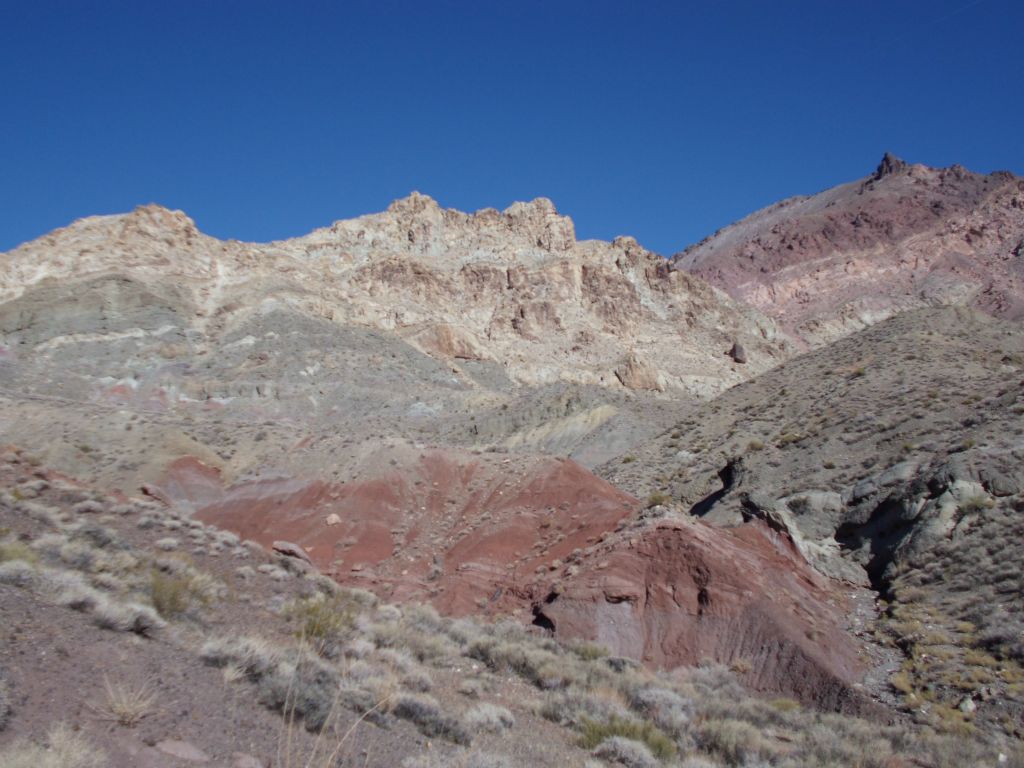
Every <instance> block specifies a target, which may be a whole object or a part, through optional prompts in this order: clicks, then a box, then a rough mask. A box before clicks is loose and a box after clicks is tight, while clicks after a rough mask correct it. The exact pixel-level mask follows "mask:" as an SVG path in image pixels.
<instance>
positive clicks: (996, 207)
mask: <svg viewBox="0 0 1024 768" xmlns="http://www.w3.org/2000/svg"><path fill="white" fill-rule="evenodd" d="M674 263H675V265H676V266H678V267H679V268H681V269H685V270H687V271H690V272H692V273H693V274H697V275H700V276H701V277H703V278H704V279H706V280H708V281H710V282H711V283H713V284H714V285H717V286H718V287H720V288H722V289H724V290H726V291H728V292H729V293H730V294H731V295H732V296H733V297H735V298H738V299H741V300H743V301H745V302H749V303H750V304H752V305H753V306H754V307H756V308H757V309H759V310H761V311H762V312H764V313H765V314H767V315H769V316H771V317H772V318H774V319H775V320H776V321H778V322H779V323H780V324H781V325H782V326H783V327H785V328H786V329H787V330H789V331H791V332H793V333H795V334H796V335H798V336H800V337H802V338H803V339H804V340H805V341H807V342H809V343H811V344H812V345H817V344H821V343H825V342H828V341H830V340H832V339H834V338H837V337H839V336H842V335H845V334H847V333H849V332H851V331H854V330H857V329H859V328H863V327H865V326H868V325H872V324H874V323H876V322H878V321H880V320H883V319H885V318H887V317H890V316H892V315H894V314H897V313H898V312H901V311H904V310H906V309H912V308H917V307H923V306H933V305H936V304H961V305H967V306H972V307H976V308H979V309H982V310H983V311H985V312H988V313H989V314H992V315H995V316H997V317H1004V318H1007V319H1020V318H1022V317H1024V179H1020V178H1018V177H1015V176H1013V175H1012V174H1009V173H1006V172H997V173H993V174H990V175H987V176H985V175H981V174H975V173H971V172H969V171H967V170H966V169H964V168H962V167H960V166H953V167H951V168H941V169H936V168H928V167H925V166H923V165H908V164H906V163H903V162H902V161H900V160H898V159H896V158H893V157H892V156H888V155H887V156H886V158H885V159H884V160H883V162H882V164H881V165H879V167H878V170H876V172H875V173H874V174H873V175H871V176H869V177H867V178H865V179H862V180H859V181H855V182H852V183H850V184H845V185H843V186H839V187H836V188H834V189H830V190H827V191H825V192H822V193H821V194H818V195H814V196H813V197H796V198H792V199H789V200H785V201H783V202H781V203H777V204H775V205H772V206H770V207H768V208H765V209H763V210H761V211H758V212H756V213H754V214H751V215H750V216H748V217H747V218H745V219H743V220H742V221H739V222H737V223H735V224H733V225H731V226H729V227H726V228H725V229H723V230H721V231H720V232H718V233H716V234H715V235H713V236H712V237H709V238H707V239H706V240H704V241H703V242H701V243H698V244H697V245H695V246H692V247H691V248H688V249H687V250H686V251H683V252H682V253H680V254H677V255H676V256H675V257H674Z"/></svg>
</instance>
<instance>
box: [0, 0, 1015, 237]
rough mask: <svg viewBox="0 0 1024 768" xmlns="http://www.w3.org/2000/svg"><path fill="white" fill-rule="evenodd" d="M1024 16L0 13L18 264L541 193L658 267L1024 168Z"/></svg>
mask: <svg viewBox="0 0 1024 768" xmlns="http://www.w3.org/2000/svg"><path fill="white" fill-rule="evenodd" d="M1022 46H1024V3H1021V2H1020V0H980V1H978V2H971V0H950V1H949V2H945V1H944V0H928V1H924V2H900V1H899V0H859V1H858V2H838V1H833V0H815V1H813V2H811V1H807V2H785V1H784V0H758V1H756V2H729V1H725V0H723V1H722V2H710V0H709V1H708V2H704V3H684V2H646V3H644V2H636V3H634V2H627V0H615V1H614V2H610V1H605V0H585V1H583V2H556V1H555V0H548V1H547V2H534V1H533V0H518V1H517V2H513V3H496V2H486V1H485V2H479V1H475V2H470V1H469V0H466V1H465V2H446V1H444V0H434V1H433V2H414V1H413V0H408V1H406V2H391V1H390V0H375V1H374V2H361V1H355V2H299V1H296V2H284V0H281V2H275V3H269V2H260V1H259V0H245V1H244V2H243V1H241V0H238V1H231V2H229V1H227V0H181V1H180V2H159V3H157V2H148V0H145V1H142V2H140V1H139V0H133V1H132V2H123V3H121V2H117V3H115V2H102V1H101V0H95V1H94V2H78V1H77V0H65V1H64V2H59V3H55V2H46V0H34V1H32V2H30V1H29V0H0V250H7V249H9V248H11V247H13V246H14V245H16V244H17V243H19V242H22V241H25V240H28V239H31V238H34V237H37V236H38V235H41V234H43V233H45V232H47V231H49V230H50V229H53V228H55V227H58V226H62V225H64V224H66V223H68V222H70V221H72V220H73V219H75V218H78V217H81V216H85V215H90V214H96V213H113V212H120V211H126V210H130V209H131V208H133V207H134V206H135V205H137V204H140V203H147V202H158V203H161V204H163V205H166V206H169V207H173V208H181V209H183V210H184V211H186V212H187V213H188V214H189V215H191V216H192V217H193V218H194V219H195V220H196V221H197V223H198V224H199V226H200V228H201V229H203V230H204V231H206V232H208V233H211V234H214V235H217V236H219V237H234V238H239V239H245V240H269V239H276V238H283V237H289V236H293V235H298V234H302V233H304V232H307V231H309V230H311V229H313V228H314V227H317V226H324V225H327V224H329V223H330V222H332V221H334V220H336V219H340V218H349V217H352V216H356V215H359V214H362V213H368V212H372V211H378V210H382V209H383V208H385V207H386V206H387V204H388V203H389V202H390V201H391V200H392V199H394V198H396V197H401V196H404V195H406V194H407V193H408V192H410V191H411V190H413V189H417V190H419V191H421V192H424V193H426V194H429V195H432V196H433V197H435V198H437V199H438V200H439V201H440V203H441V204H442V205H444V206H448V207H454V208H460V209H462V210H476V209H478V208H483V207H488V206H493V207H497V208H503V207H505V206H506V205H508V204H509V203H510V202H512V201H513V200H519V199H532V198H534V197H538V196H546V197H550V198H551V199H553V200H554V201H555V204H556V205H557V206H558V208H559V210H560V211H562V212H564V213H567V214H569V215H571V216H572V217H573V218H574V219H575V221H576V227H577V233H578V236H579V237H581V238H583V237H600V238H610V237H614V236H615V235H618V234H631V235H634V236H635V237H637V239H639V240H640V241H641V242H642V243H643V244H645V245H646V246H648V247H649V248H652V249H654V250H657V251H659V252H662V253H666V254H668V253H672V252H674V251H676V250H679V249H681V248H682V247H683V246H685V245H687V244H688V243H690V242H693V241H695V240H698V239H700V238H701V237H703V236H704V235H706V234H709V233H711V232H713V231H714V230H715V229H717V228H719V227H721V226H723V225H725V224H727V223H729V222H731V221H734V220H735V219H737V218H739V217H741V216H743V215H745V214H747V213H749V212H751V211H752V210H755V209H757V208H759V207H761V206H763V205H766V204H769V203H771V202H774V201H776V200H778V199H780V198H783V197H788V196H790V195H794V194H801V193H813V192H816V191H819V190H821V189H824V188H826V187H829V186H833V185H834V184H838V183H841V182H844V181H848V180H851V179H853V178H857V177H860V176H863V175H865V174H867V173H868V172H870V171H871V170H872V169H873V168H874V166H875V165H876V164H877V162H878V160H879V159H880V157H881V155H882V153H883V151H885V150H891V151H893V152H895V153H897V154H899V155H901V156H903V157H904V158H905V159H907V160H910V161H916V162H924V163H927V164H930V165H950V164H952V163H957V162H958V163H961V164H963V165H966V166H967V167H969V168H971V169H973V170H978V171H984V172H988V171H992V170H998V169H1007V170H1012V171H1014V172H1017V173H1022V172H1024V142H1022V141H1021V136H1022V135H1024V93H1022V83H1024V47H1022Z"/></svg>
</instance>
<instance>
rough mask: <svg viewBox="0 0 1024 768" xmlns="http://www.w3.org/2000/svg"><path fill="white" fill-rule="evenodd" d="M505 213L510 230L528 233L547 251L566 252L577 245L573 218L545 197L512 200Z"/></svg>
mask: <svg viewBox="0 0 1024 768" xmlns="http://www.w3.org/2000/svg"><path fill="white" fill-rule="evenodd" d="M503 213H504V215H505V218H506V220H507V221H508V223H509V226H510V228H511V229H513V230H517V231H520V232H523V233H525V234H527V235H528V236H529V238H530V240H532V241H533V242H535V244H536V245H537V246H538V247H540V248H543V249H544V250H547V251H567V250H569V249H570V248H572V247H573V245H575V244H576V228H575V226H574V225H573V222H572V219H570V218H569V217H568V216H562V215H560V214H559V213H558V211H557V210H556V209H555V204H554V203H552V202H551V201H550V200H549V199H548V198H546V197H538V198H535V199H534V200H531V201H530V202H528V203H524V202H516V203H512V205H510V206H509V207H508V208H506V209H505V210H504V212H503Z"/></svg>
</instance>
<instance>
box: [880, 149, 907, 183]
mask: <svg viewBox="0 0 1024 768" xmlns="http://www.w3.org/2000/svg"><path fill="white" fill-rule="evenodd" d="M906 167H907V163H906V162H905V161H904V160H901V159H900V158H898V157H896V155H894V154H892V153H891V152H886V153H885V154H884V155H883V156H882V162H880V163H879V164H878V167H877V168H875V174H874V176H872V178H873V179H874V180H875V181H880V180H882V179H884V178H885V177H886V176H891V175H893V174H894V173H899V172H900V171H902V170H903V169H904V168H906Z"/></svg>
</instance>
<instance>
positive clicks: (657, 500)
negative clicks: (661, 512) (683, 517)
mask: <svg viewBox="0 0 1024 768" xmlns="http://www.w3.org/2000/svg"><path fill="white" fill-rule="evenodd" d="M670 501H672V497H671V496H669V495H668V494H667V493H661V492H660V491H659V492H657V493H652V494H651V495H650V496H648V497H647V508H648V509H650V508H651V507H662V506H664V505H666V504H668V503H669V502H670Z"/></svg>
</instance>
